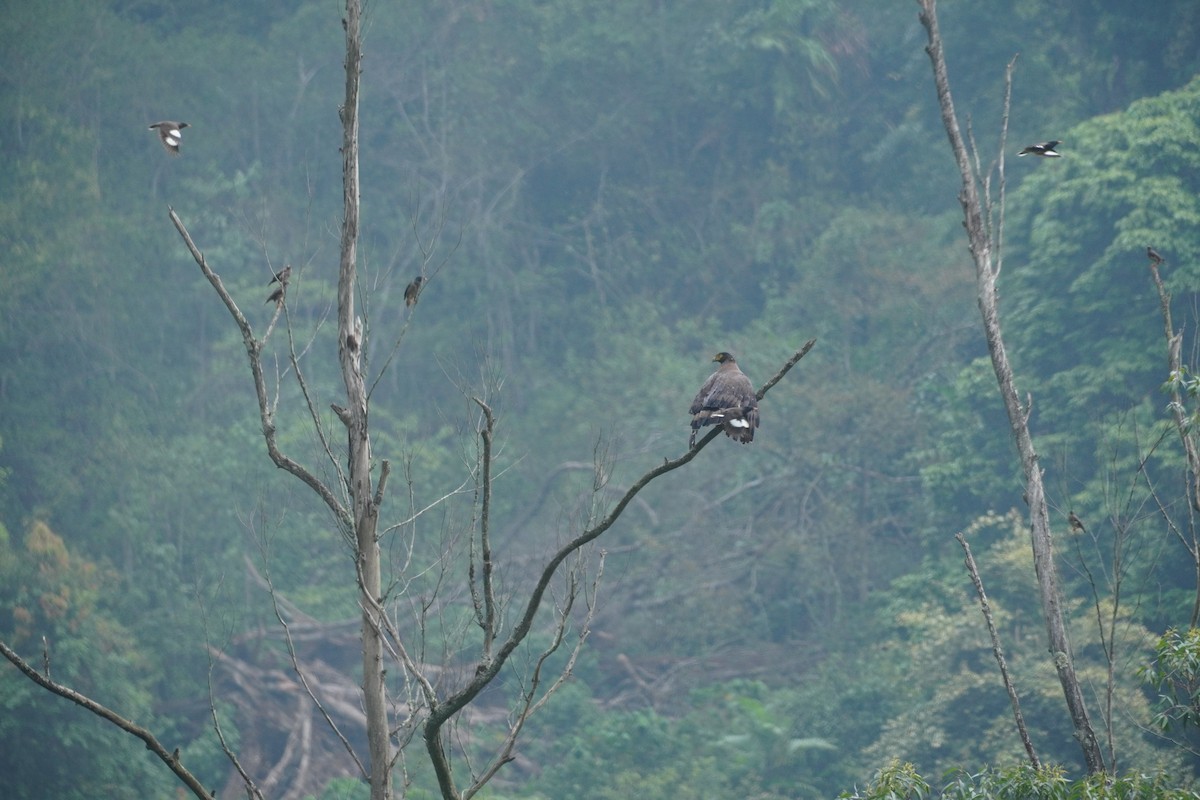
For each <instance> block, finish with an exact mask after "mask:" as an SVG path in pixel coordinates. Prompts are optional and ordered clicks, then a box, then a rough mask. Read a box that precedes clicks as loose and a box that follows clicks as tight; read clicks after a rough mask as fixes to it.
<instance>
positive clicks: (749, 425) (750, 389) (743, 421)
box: [688, 350, 758, 447]
mask: <svg viewBox="0 0 1200 800" xmlns="http://www.w3.org/2000/svg"><path fill="white" fill-rule="evenodd" d="M712 360H713V361H715V362H717V363H718V364H720V366H719V367H717V371H716V372H714V373H713V374H712V375H709V376H708V380H706V381H705V382H704V385H703V386H701V387H700V391H699V393H697V394H696V399H695V400H693V401H692V407H691V408H690V409H688V413H689V414H691V415H692V437H691V439H689V440H688V446H689V447H694V446H695V444H696V433H697V432H698V431H699V430H700V429H701V428H702V427H704V426H705V425H720V426H721V427H722V428H724V430H725V435H726V436H728V437H729V438H731V439H733V440H734V441H735V442H741V443H742V444H749V443H750V442H753V441H754V429H755V428H757V427H758V397H757V396H756V395H755V393H754V386H753V385H751V383H750V379H749V378H747V377H746V375H745V373H743V372H742V370H741V368H740V367H738V365H737V361H736V360H735V359H734V357H733V356H732V355H730V354H729V353H727V352H725V351H724V350H722V351H721V352H720V353H717V354H716V355H715V356H713V359H712Z"/></svg>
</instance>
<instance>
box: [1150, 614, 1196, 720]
mask: <svg viewBox="0 0 1200 800" xmlns="http://www.w3.org/2000/svg"><path fill="white" fill-rule="evenodd" d="M1138 674H1139V675H1141V676H1142V679H1143V680H1145V681H1146V683H1147V684H1148V685H1149V686H1151V687H1153V689H1154V691H1156V692H1158V699H1157V701H1156V703H1155V714H1154V724H1155V725H1156V726H1158V727H1159V728H1160V729H1162V730H1164V731H1165V730H1168V729H1170V728H1173V727H1176V726H1178V727H1180V728H1187V727H1189V726H1192V727H1196V728H1200V629H1197V628H1190V629H1188V630H1186V631H1179V630H1177V629H1175V628H1171V629H1170V630H1168V631H1167V632H1166V633H1164V634H1163V635H1162V637H1160V638H1159V640H1158V643H1157V644H1156V645H1155V648H1154V660H1153V661H1151V662H1150V664H1149V665H1147V666H1144V667H1141V668H1140V669H1139V670H1138Z"/></svg>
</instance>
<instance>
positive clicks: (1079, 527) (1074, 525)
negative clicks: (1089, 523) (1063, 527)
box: [1067, 511, 1087, 533]
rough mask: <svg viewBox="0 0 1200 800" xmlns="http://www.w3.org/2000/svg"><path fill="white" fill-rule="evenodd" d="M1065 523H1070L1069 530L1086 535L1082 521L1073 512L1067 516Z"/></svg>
mask: <svg viewBox="0 0 1200 800" xmlns="http://www.w3.org/2000/svg"><path fill="white" fill-rule="evenodd" d="M1067 522H1069V523H1071V530H1073V531H1083V532H1084V533H1087V528H1085V527H1083V520H1081V519H1080V518H1079V516H1078V515H1077V514H1076V513H1075V512H1074V511H1072V512H1071V513H1070V514H1067Z"/></svg>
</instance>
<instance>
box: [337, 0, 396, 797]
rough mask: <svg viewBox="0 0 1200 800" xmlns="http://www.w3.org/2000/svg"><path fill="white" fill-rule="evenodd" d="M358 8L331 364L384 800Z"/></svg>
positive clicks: (366, 691) (387, 744) (375, 771)
mask: <svg viewBox="0 0 1200 800" xmlns="http://www.w3.org/2000/svg"><path fill="white" fill-rule="evenodd" d="M360 11H361V9H360V7H359V0H346V17H345V19H343V20H342V22H343V24H344V25H345V28H346V63H345V67H346V97H345V102H344V103H343V105H342V108H341V118H342V202H343V211H342V213H343V215H344V216H343V219H342V239H341V262H340V266H339V269H338V359H339V361H340V362H341V367H342V381H343V382H344V383H345V385H346V406H345V408H346V411H345V416H344V417H343V419H342V422H343V423H345V425H346V427H347V428H348V429H349V450H350V452H349V457H348V461H349V463H348V464H347V472H348V477H349V483H350V486H349V489H350V503H351V509H350V511H351V517H352V520H353V524H354V531H353V540H354V546H355V568H356V571H357V573H358V590H359V593H360V597H361V600H360V605H361V606H362V666H363V676H362V677H363V684H362V689H363V707H364V709H365V711H366V714H367V747H368V750H369V752H370V756H371V761H370V767H369V768H370V772H371V774H370V779H371V800H389V798H390V797H391V795H392V787H391V777H390V776H391V760H392V753H391V740H390V738H389V736H388V729H389V723H388V710H387V696H386V687H385V684H384V678H385V676H386V674H387V671H386V670H385V669H384V662H383V658H384V649H383V647H384V643H383V638H384V633H383V624H382V622H381V621H380V619H379V613H380V606H381V604H382V603H383V588H382V578H381V574H382V573H381V566H380V555H379V543H378V540H377V538H376V527H377V522H378V519H379V505H380V503H381V502H382V501H383V492H384V488H385V485H386V483H387V476H388V465H387V462H386V461H385V462H383V465H382V466H381V468H380V473H379V482H378V485H377V486H375V487H374V488H372V485H371V435H370V429H369V427H368V424H367V389H366V383H365V381H364V380H363V374H362V369H361V362H360V358H359V355H360V353H361V352H362V349H361V347H360V346H359V343H360V342H361V339H362V331H361V330H357V327H358V323H357V321H356V319H357V318H356V316H355V313H354V293H355V283H356V276H357V266H358V264H357V260H358V209H359V185H358V85H359V76H360V73H361V63H362V36H361V22H362V20H361V16H360Z"/></svg>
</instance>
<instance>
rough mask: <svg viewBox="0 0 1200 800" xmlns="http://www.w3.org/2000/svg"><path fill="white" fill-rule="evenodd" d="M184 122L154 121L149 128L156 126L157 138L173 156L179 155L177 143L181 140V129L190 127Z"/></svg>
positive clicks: (152, 128)
mask: <svg viewBox="0 0 1200 800" xmlns="http://www.w3.org/2000/svg"><path fill="white" fill-rule="evenodd" d="M190 127H191V126H190V125H188V124H187V123H186V122H166V121H164V122H156V123H154V124H153V125H151V126H150V130H154V129H155V128H158V140H159V141H160V142H162V146H163V147H165V148H167V152H168V153H170V154H171V155H173V156H177V155H179V145H180V143H181V142H183V129H184V128H190Z"/></svg>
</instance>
